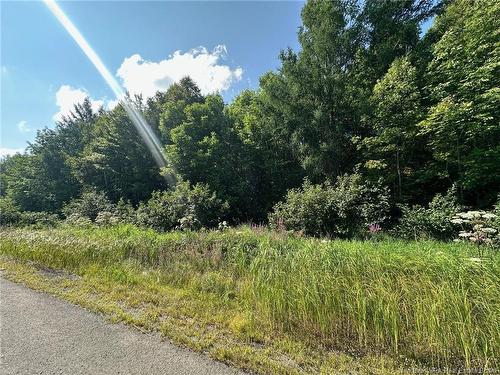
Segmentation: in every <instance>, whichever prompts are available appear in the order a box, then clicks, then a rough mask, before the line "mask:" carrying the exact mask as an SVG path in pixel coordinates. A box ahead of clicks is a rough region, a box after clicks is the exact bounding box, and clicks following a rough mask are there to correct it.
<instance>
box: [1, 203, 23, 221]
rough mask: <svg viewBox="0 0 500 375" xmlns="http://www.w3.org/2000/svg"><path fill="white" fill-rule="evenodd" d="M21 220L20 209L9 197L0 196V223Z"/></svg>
mask: <svg viewBox="0 0 500 375" xmlns="http://www.w3.org/2000/svg"><path fill="white" fill-rule="evenodd" d="M20 220H21V211H19V208H17V207H16V206H15V204H14V202H13V201H12V199H11V198H8V197H0V224H1V225H12V224H17V223H18V222H19V221H20Z"/></svg>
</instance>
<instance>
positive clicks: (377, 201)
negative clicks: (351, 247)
mask: <svg viewBox="0 0 500 375" xmlns="http://www.w3.org/2000/svg"><path fill="white" fill-rule="evenodd" d="M388 211H389V193H388V190H387V189H386V188H384V187H382V186H381V185H380V183H376V184H373V183H372V184H368V183H365V182H363V181H362V179H361V177H360V176H359V175H358V174H353V175H345V176H341V177H339V178H338V179H337V181H336V183H335V185H332V184H331V183H330V182H329V181H327V182H325V183H324V184H318V185H313V184H311V183H310V182H309V181H307V180H306V181H305V182H304V184H303V185H302V188H300V189H292V190H289V191H288V193H287V195H286V199H285V201H284V202H279V203H277V204H276V205H275V206H274V209H273V212H272V213H271V214H270V215H269V223H270V225H271V227H273V228H275V229H276V228H277V229H279V228H281V227H283V228H285V229H288V230H294V231H301V232H303V233H304V234H307V235H312V236H325V235H326V236H334V237H352V236H353V235H355V234H357V233H360V231H361V229H362V228H363V227H366V228H367V227H368V225H369V224H380V223H382V222H383V221H384V220H385V219H386V215H387V213H388Z"/></svg>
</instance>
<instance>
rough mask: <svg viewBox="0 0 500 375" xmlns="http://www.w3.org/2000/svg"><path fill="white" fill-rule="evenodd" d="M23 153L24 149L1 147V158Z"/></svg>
mask: <svg viewBox="0 0 500 375" xmlns="http://www.w3.org/2000/svg"><path fill="white" fill-rule="evenodd" d="M18 152H19V153H23V152H24V148H8V147H0V158H3V157H4V156H7V155H14V154H16V153H18Z"/></svg>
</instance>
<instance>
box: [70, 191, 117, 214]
mask: <svg viewBox="0 0 500 375" xmlns="http://www.w3.org/2000/svg"><path fill="white" fill-rule="evenodd" d="M114 210H115V207H114V205H113V204H112V203H111V202H110V201H109V199H108V198H107V197H106V194H105V193H103V192H100V191H96V190H89V191H85V192H83V193H82V195H81V196H80V197H79V198H76V199H73V200H72V201H70V202H69V203H67V204H66V205H65V206H64V207H63V209H62V211H63V213H64V216H65V217H66V218H69V217H70V216H73V219H74V218H75V217H77V216H79V217H82V218H87V219H89V220H90V221H95V220H96V218H97V215H98V214H99V212H114Z"/></svg>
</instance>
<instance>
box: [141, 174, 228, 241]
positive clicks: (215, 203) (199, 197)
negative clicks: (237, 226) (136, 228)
mask: <svg viewBox="0 0 500 375" xmlns="http://www.w3.org/2000/svg"><path fill="white" fill-rule="evenodd" d="M227 208H228V206H227V204H226V203H224V202H223V201H222V200H221V199H219V198H218V197H217V195H216V194H215V193H213V192H211V191H210V189H209V188H208V186H206V185H203V184H196V185H194V186H193V187H191V186H190V185H189V183H188V182H180V183H178V184H177V186H176V187H175V189H174V190H170V191H163V192H159V191H157V192H154V193H153V194H152V197H151V198H150V199H149V200H148V201H147V203H141V204H140V205H139V207H138V209H137V222H138V223H139V224H140V225H143V226H146V227H151V228H154V229H156V230H159V231H169V230H173V229H190V230H194V229H200V228H213V227H216V226H217V224H218V223H219V221H220V220H221V217H223V215H224V214H225V213H226V211H227Z"/></svg>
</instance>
